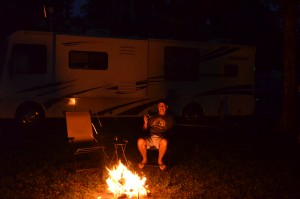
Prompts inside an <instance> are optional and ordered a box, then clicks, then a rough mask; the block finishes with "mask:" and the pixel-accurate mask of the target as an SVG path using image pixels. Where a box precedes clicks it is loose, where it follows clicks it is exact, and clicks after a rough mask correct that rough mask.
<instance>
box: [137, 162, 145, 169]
mask: <svg viewBox="0 0 300 199" xmlns="http://www.w3.org/2000/svg"><path fill="white" fill-rule="evenodd" d="M145 164H146V163H143V162H140V163H139V164H138V167H139V169H143V168H144V166H145Z"/></svg>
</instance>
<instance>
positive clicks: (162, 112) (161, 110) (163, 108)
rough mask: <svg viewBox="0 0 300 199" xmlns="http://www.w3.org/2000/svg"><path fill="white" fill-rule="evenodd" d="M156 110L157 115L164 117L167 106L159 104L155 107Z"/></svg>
mask: <svg viewBox="0 0 300 199" xmlns="http://www.w3.org/2000/svg"><path fill="white" fill-rule="evenodd" d="M157 109H158V114H160V115H165V114H166V112H167V109H168V106H167V105H166V104H165V103H163V102H160V103H158V105H157Z"/></svg>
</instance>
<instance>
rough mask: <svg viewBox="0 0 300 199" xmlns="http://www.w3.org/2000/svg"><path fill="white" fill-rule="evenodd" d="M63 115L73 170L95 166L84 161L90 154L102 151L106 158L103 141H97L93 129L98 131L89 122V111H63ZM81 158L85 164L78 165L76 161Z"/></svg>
mask: <svg viewBox="0 0 300 199" xmlns="http://www.w3.org/2000/svg"><path fill="white" fill-rule="evenodd" d="M65 116H66V124H67V133H68V139H69V143H70V144H71V147H72V152H73V157H74V167H75V171H77V170H84V169H92V168H95V166H94V165H93V166H91V165H89V164H88V161H86V159H88V158H87V157H90V155H91V154H94V155H95V154H99V153H103V154H104V156H105V158H108V156H107V155H106V153H105V147H104V145H103V141H102V140H101V141H98V140H97V139H96V138H95V137H94V133H93V130H94V131H96V133H98V132H97V130H96V128H95V126H94V124H93V123H92V122H91V115H90V112H87V111H86V112H65ZM83 157H85V158H86V159H84V158H83ZM82 159H84V160H85V161H83V162H86V164H84V165H86V166H84V167H78V161H79V160H82ZM94 161H97V160H94ZM98 163H99V160H98ZM87 165H88V166H87ZM97 166H98V165H97Z"/></svg>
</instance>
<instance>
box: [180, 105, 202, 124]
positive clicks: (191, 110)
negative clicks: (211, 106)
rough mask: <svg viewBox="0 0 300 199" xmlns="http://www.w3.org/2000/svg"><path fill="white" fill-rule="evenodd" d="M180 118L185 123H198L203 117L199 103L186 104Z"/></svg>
mask: <svg viewBox="0 0 300 199" xmlns="http://www.w3.org/2000/svg"><path fill="white" fill-rule="evenodd" d="M182 118H183V120H184V122H185V123H192V124H196V123H200V121H201V120H202V118H203V110H202V108H201V106H200V105H199V104H196V103H192V104H188V105H187V106H186V107H185V108H184V109H183V111H182Z"/></svg>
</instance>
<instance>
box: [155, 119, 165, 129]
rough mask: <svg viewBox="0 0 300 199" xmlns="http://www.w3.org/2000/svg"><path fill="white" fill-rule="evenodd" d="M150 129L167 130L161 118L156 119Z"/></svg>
mask: <svg viewBox="0 0 300 199" xmlns="http://www.w3.org/2000/svg"><path fill="white" fill-rule="evenodd" d="M152 127H155V128H158V129H166V128H167V123H166V121H165V120H164V119H162V118H156V119H155V120H154V121H153V123H152Z"/></svg>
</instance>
